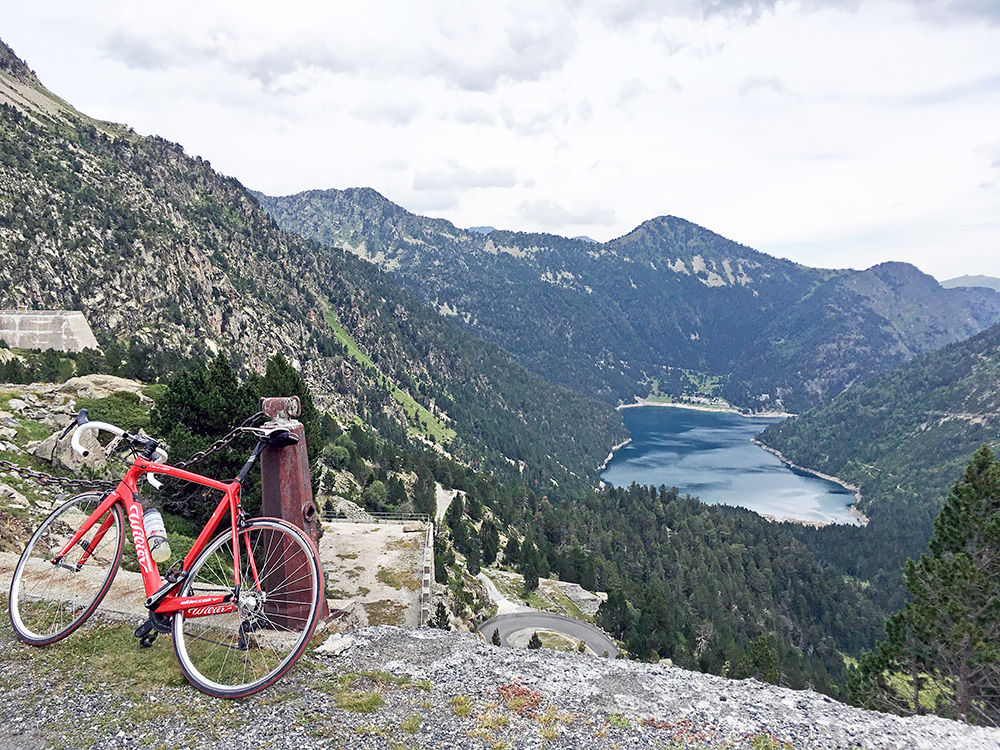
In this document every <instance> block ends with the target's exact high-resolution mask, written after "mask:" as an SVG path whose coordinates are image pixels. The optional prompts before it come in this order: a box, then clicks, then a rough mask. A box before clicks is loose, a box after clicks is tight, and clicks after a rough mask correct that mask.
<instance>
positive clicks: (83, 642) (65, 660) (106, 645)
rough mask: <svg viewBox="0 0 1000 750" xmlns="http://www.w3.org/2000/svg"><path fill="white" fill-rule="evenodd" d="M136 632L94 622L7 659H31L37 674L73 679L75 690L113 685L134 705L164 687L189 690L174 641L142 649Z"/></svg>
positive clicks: (17, 650)
mask: <svg viewBox="0 0 1000 750" xmlns="http://www.w3.org/2000/svg"><path fill="white" fill-rule="evenodd" d="M4 608H5V609H6V597H4ZM134 630H135V625H132V624H129V623H120V622H116V623H107V622H104V623H101V622H95V621H94V620H93V619H91V620H90V621H89V622H88V623H87V624H86V625H84V626H83V627H82V628H81V629H80V630H79V631H78V632H76V633H74V634H73V635H71V636H69V637H68V638H66V639H64V640H62V641H59V642H58V643H54V644H52V645H51V646H46V647H45V648H41V649H39V648H32V647H31V646H22V645H20V644H18V645H16V646H14V647H13V648H11V649H10V650H9V651H8V659H10V660H11V661H19V660H20V661H27V660H30V661H31V662H32V666H33V669H34V670H35V671H37V672H39V673H41V674H43V675H51V676H53V677H59V676H61V675H73V676H74V679H73V681H72V682H71V683H70V684H68V685H67V688H69V689H72V690H85V691H89V690H95V689H97V688H98V687H102V686H105V685H109V684H110V685H115V686H116V688H115V689H116V691H117V692H118V693H119V694H120V695H121V696H122V697H123V698H132V699H134V700H138V699H143V698H145V696H146V695H147V694H149V693H150V692H152V691H153V690H155V689H158V688H162V687H165V686H166V687H170V686H180V685H187V684H188V682H187V680H186V679H185V678H184V674H183V673H182V672H181V670H180V667H179V666H177V659H176V658H175V656H174V652H173V649H171V648H170V645H169V643H167V641H168V640H169V638H160V639H158V640H157V642H156V643H155V644H153V647H152V648H148V649H145V648H144V649H140V647H139V642H138V641H137V640H136V638H135V636H134V635H133V631H134ZM57 681H58V682H61V681H62V680H61V678H60V679H59V680H57Z"/></svg>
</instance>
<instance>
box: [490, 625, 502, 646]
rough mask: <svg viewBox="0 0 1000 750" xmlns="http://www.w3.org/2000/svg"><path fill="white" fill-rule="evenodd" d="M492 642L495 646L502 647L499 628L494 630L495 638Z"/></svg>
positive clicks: (491, 639)
mask: <svg viewBox="0 0 1000 750" xmlns="http://www.w3.org/2000/svg"><path fill="white" fill-rule="evenodd" d="M490 642H491V643H492V644H493V645H494V646H500V645H502V644H501V643H500V629H499V628H493V637H492V638H490Z"/></svg>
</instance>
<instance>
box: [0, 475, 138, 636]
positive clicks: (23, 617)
mask: <svg viewBox="0 0 1000 750" xmlns="http://www.w3.org/2000/svg"><path fill="white" fill-rule="evenodd" d="M105 496H106V493H102V492H84V493H81V494H79V495H76V496H75V497H72V498H70V499H69V500H67V501H66V502H65V503H63V504H62V505H60V506H59V507H58V508H56V509H55V510H54V511H52V513H50V514H49V516H48V517H47V518H46V519H45V520H44V521H42V523H41V524H40V525H39V527H38V528H37V529H35V533H34V534H32V535H31V538H30V539H29V540H28V543H27V544H26V545H25V547H24V551H23V552H22V553H21V558H20V559H19V560H18V562H17V567H16V568H14V575H13V577H12V578H11V582H10V596H9V598H8V603H7V612H8V615H9V616H10V622H11V625H12V626H13V628H14V632H15V633H16V634H17V637H18V638H19V639H20V640H22V641H24V642H25V643H28V644H31V645H32V646H45V645H48V644H50V643H55V642H56V641H59V640H62V639H63V638H65V637H66V636H68V635H69V634H70V633H72V632H73V631H74V630H76V629H77V628H79V627H80V626H81V625H83V623H84V622H86V620H87V618H88V617H90V616H91V615H92V614H93V613H94V610H96V609H97V607H98V605H99V604H100V603H101V600H102V599H103V598H104V596H105V595H106V594H107V593H108V589H110V588H111V584H112V582H113V581H114V579H115V574H116V573H117V572H118V566H119V564H120V563H121V558H122V549H123V547H124V543H125V522H124V515H123V513H122V509H121V504H120V503H115V504H114V505H112V506H111V508H110V509H109V510H108V511H107V513H106V514H105V515H104V516H102V517H101V518H100V519H98V521H97V522H96V523H95V524H94V525H93V526H92V527H91V528H90V529H89V530H88V531H87V533H86V534H85V535H84V536H83V537H82V538H81V540H80V542H79V543H78V544H77V545H76V547H74V548H73V549H74V551H72V552H71V553H70V554H68V555H66V556H65V557H64V558H63V560H62V561H61V562H60V563H58V564H56V563H53V562H52V560H53V559H54V557H55V555H56V553H57V552H58V551H59V550H60V549H62V547H63V545H65V543H66V542H68V541H69V539H70V537H71V536H72V535H73V534H74V533H76V530H77V529H79V528H80V526H81V525H82V524H83V522H84V521H86V519H87V518H88V517H89V516H90V514H91V513H93V512H94V511H95V510H97V506H98V505H100V503H101V501H102V500H103V499H104V498H105ZM109 517H110V519H111V521H112V525H111V526H110V527H109V528H108V529H107V530H106V532H105V534H104V536H103V537H102V539H101V541H100V543H99V545H97V546H96V547H95V546H94V545H93V544H92V542H93V540H94V538H95V536H96V534H97V533H98V531H99V529H100V528H101V524H102V522H103V521H105V520H106V519H108V518H109ZM83 550H87V553H88V557H87V560H86V561H85V562H84V563H83V564H82V565H79V564H77V563H78V562H79V559H80V556H78V555H77V553H76V551H80V553H81V556H82V551H83Z"/></svg>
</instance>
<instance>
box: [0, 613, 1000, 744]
mask: <svg viewBox="0 0 1000 750" xmlns="http://www.w3.org/2000/svg"><path fill="white" fill-rule="evenodd" d="M86 633H87V631H86V629H84V630H83V631H81V633H79V634H77V635H74V636H71V638H77V639H85V638H86ZM122 648H123V649H133V648H136V647H135V645H134V642H133V643H128V644H123V646H122ZM169 648H170V646H169V643H168V642H166V639H163V640H161V641H159V642H157V643H156V644H155V645H154V649H169ZM325 648H326V649H328V650H325V651H324V649H323V648H321V649H317V651H316V652H315V653H311V654H309V655H308V656H306V657H305V658H304V659H303V660H302V661H301V662H300V664H299V665H298V666H297V667H296V668H295V669H294V670H293V671H292V672H291V673H290V674H289V675H288V676H287V677H286V678H285V679H283V680H282V681H281V682H279V683H278V684H277V685H276V686H274V687H273V688H270V689H269V690H267V691H264V692H263V693H261V694H259V695H257V696H253V697H251V698H248V699H244V700H241V701H219V700H215V699H212V698H209V697H207V696H204V695H202V694H200V693H198V692H197V691H195V690H194V689H193V688H190V687H188V686H187V685H182V684H179V683H178V681H177V679H176V676H174V677H173V678H172V679H168V678H167V677H165V678H164V685H163V687H157V688H154V689H152V690H145V689H143V690H140V691H135V690H132V691H129V690H128V689H126V688H127V686H116V685H114V684H110V683H109V682H104V683H98V684H90V683H89V682H88V680H87V679H86V678H87V666H86V663H81V664H80V665H79V670H78V671H74V673H73V674H65V672H64V671H63V672H54V671H53V670H51V669H47V670H46V669H42V668H41V666H40V665H41V664H42V660H41V658H40V656H39V655H38V654H39V652H36V651H34V650H32V649H29V648H28V647H25V646H22V645H21V644H19V643H17V642H15V641H14V640H13V638H12V634H11V631H10V626H9V624H6V623H3V624H2V625H0V659H2V660H3V663H4V670H3V675H2V677H0V750H7V749H8V748H24V749H26V750H33V749H34V748H48V747H85V748H134V747H138V746H146V747H163V748H214V749H218V750H223V749H226V750H229V749H230V748H232V749H235V748H257V747H261V748H264V747H267V748H276V749H280V748H289V749H291V748H296V749H298V748H352V749H354V748H379V749H382V748H384V749H386V750H404V749H410V748H428V749H430V748H435V749H438V748H441V749H442V750H443V749H446V748H463V749H464V748H489V749H491V750H494V749H495V750H499V749H500V748H512V749H514V748H553V749H556V748H609V749H610V748H621V749H623V750H624V749H626V748H664V749H665V750H666V749H667V748H670V749H671V750H681V749H683V748H692V749H696V750H702V749H706V750H707V749H708V748H733V750H741V749H742V748H747V749H748V750H749V749H750V748H751V747H752V746H753V743H754V742H756V743H758V746H759V743H760V742H762V741H763V740H764V739H765V738H766V737H773V738H775V739H776V740H778V741H780V742H781V743H784V742H790V743H791V744H790V745H785V744H773V745H764V747H773V748H783V749H784V748H794V749H795V750H805V749H807V748H808V749H812V748H816V749H817V750H825V749H827V748H838V749H840V748H844V749H845V750H847V749H850V750H854V749H855V748H865V749H866V750H867V749H869V748H873V749H874V748H879V749H882V748H886V749H887V748H894V749H898V750H903V749H904V748H905V749H906V750H910V749H911V748H912V749H916V750H921V749H925V748H926V750H952V749H956V750H958V749H963V748H968V749H969V750H972V749H975V750H988V749H990V748H1000V730H988V729H980V728H975V727H970V726H966V725H964V724H959V723H956V722H951V721H947V720H944V719H939V718H936V717H916V718H906V719H904V718H899V717H894V716H888V715H884V714H877V713H872V712H867V711H861V710H858V709H854V708H851V707H849V706H845V705H843V704H840V703H837V702H835V701H833V700H832V699H830V698H828V697H826V696H823V695H819V694H817V693H811V692H808V691H792V690H784V689H781V688H775V687H772V686H770V685H764V684H762V683H759V682H756V681H754V680H744V681H735V680H725V679H722V678H718V677H713V676H710V675H703V674H698V673H693V672H688V671H685V670H683V669H679V668H675V667H669V666H665V665H649V664H638V663H634V662H629V661H624V660H608V659H599V658H596V657H588V656H583V655H579V654H562V653H556V652H550V651H545V650H541V651H522V650H514V649H508V648H497V647H494V646H491V645H489V644H485V643H483V642H482V641H481V640H480V639H479V638H477V637H476V636H473V635H468V634H459V633H445V632H442V631H435V630H400V629H397V628H391V627H386V626H380V627H370V628H363V629H360V630H355V631H351V632H350V633H348V634H346V635H334V636H332V637H331V640H330V641H329V643H328V644H327V645H326V647H325ZM136 652H137V654H138V653H139V652H138V649H136ZM92 658H94V659H99V658H100V654H94V655H93V657H92ZM141 658H142V657H141V656H138V655H137V660H138V659H141ZM80 682H82V683H83V684H84V685H86V686H85V687H78V686H77V684H76V683H80ZM765 736H766V737H765ZM754 750H756V748H754Z"/></svg>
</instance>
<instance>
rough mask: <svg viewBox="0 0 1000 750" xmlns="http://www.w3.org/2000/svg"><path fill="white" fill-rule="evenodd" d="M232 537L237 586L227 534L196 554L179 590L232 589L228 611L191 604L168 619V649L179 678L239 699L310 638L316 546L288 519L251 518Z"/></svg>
mask: <svg viewBox="0 0 1000 750" xmlns="http://www.w3.org/2000/svg"><path fill="white" fill-rule="evenodd" d="M238 540H239V541H238V543H239V555H238V557H239V563H240V581H241V586H240V588H239V590H238V591H237V590H236V586H235V581H234V566H233V559H234V554H233V537H232V533H231V532H226V533H224V534H222V535H220V536H218V537H216V538H215V539H214V540H212V541H211V542H210V543H209V544H208V546H207V547H206V548H205V549H204V550H203V551H202V553H201V554H200V555H198V557H197V559H196V560H195V561H194V563H193V564H192V566H191V571H190V573H189V574H188V577H187V578H186V579H185V580H184V583H183V584H182V585H181V588H180V591H179V595H180V596H197V597H205V596H219V595H225V594H233V596H234V604H235V605H236V606H235V609H234V610H233V611H231V612H225V613H220V614H210V612H212V611H213V607H210V606H208V607H193V608H190V609H188V610H186V611H181V612H177V613H176V614H174V620H173V641H174V652H175V653H176V654H177V661H178V662H179V663H180V666H181V669H182V670H183V672H184V674H185V676H186V677H187V678H188V680H190V681H191V683H192V684H193V685H194V686H195V687H196V688H198V689H199V690H201V691H202V692H204V693H208V694H209V695H213V696H215V697H218V698H241V697H243V696H246V695H251V694H253V693H256V692H257V691H259V690H263V689H264V688H266V687H268V686H269V685H273V684H274V683H275V682H277V681H278V680H279V679H280V678H281V677H282V675H284V674H285V672H287V671H288V670H289V668H290V667H291V666H292V664H294V663H295V661H296V660H297V659H298V658H299V657H300V656H301V655H302V652H303V651H305V648H306V645H307V644H308V643H309V639H310V638H312V635H313V631H314V630H315V629H316V621H317V619H318V618H319V603H320V596H322V593H323V584H322V580H323V579H322V572H321V570H320V565H319V558H318V556H317V554H316V550H315V548H314V547H313V545H312V542H310V541H309V538H308V537H307V536H306V535H305V534H304V533H303V532H302V531H300V530H299V529H297V528H295V527H294V526H292V525H291V524H288V523H286V522H284V521H279V520H278V519H273V518H257V519H254V520H252V521H250V522H249V523H248V524H247V525H246V526H245V527H244V528H243V529H241V530H240V532H239V535H238Z"/></svg>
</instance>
